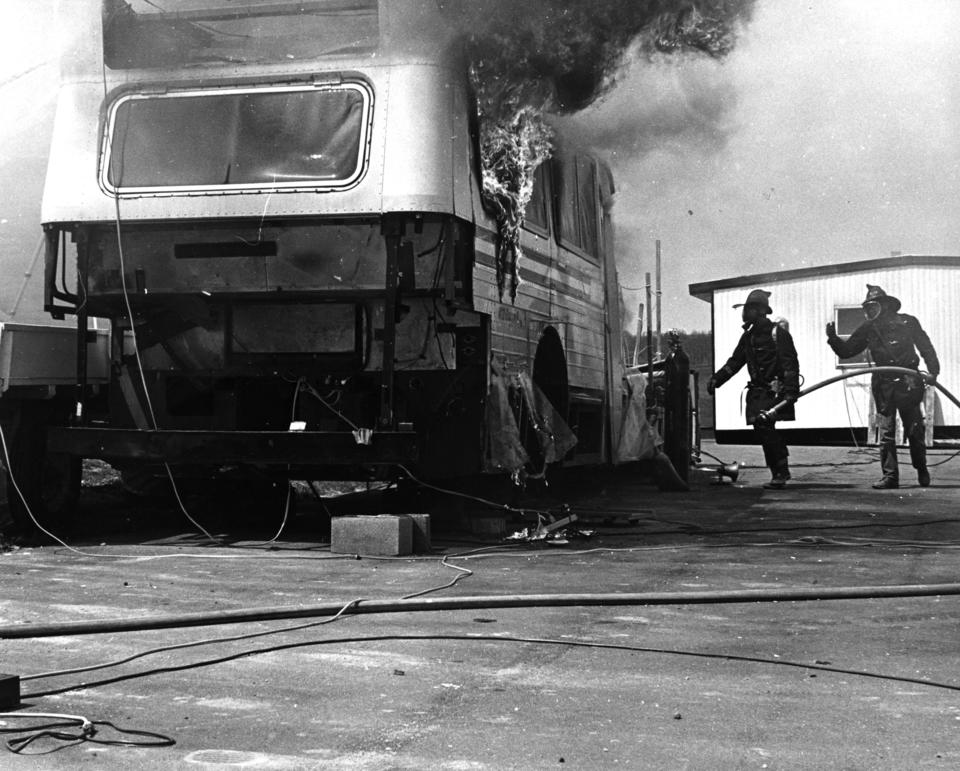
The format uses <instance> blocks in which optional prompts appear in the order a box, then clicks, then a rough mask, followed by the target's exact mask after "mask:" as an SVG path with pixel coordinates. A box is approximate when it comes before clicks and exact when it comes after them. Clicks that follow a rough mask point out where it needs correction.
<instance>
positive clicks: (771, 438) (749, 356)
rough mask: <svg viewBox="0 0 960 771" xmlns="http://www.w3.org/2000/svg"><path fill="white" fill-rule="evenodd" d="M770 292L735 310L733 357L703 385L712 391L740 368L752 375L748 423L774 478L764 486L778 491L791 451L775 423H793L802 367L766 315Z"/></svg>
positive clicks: (786, 336)
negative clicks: (739, 326)
mask: <svg viewBox="0 0 960 771" xmlns="http://www.w3.org/2000/svg"><path fill="white" fill-rule="evenodd" d="M769 301H770V292H765V291H764V290H763V289H754V290H753V291H752V292H750V294H749V295H747V301H746V302H745V303H743V304H742V305H739V304H738V305H734V306H733V307H734V308H742V309H743V310H742V317H743V330H744V331H743V335H741V337H740V340H739V342H738V343H737V347H736V348H735V349H734V351H733V355H732V356H731V357H730V358H729V359H728V360H727V363H726V364H724V365H723V366H722V367H721V368H720V369H719V370H717V372H716V373H714V375H713V376H712V377H711V378H710V380H709V381H708V382H707V393H708V394H710V395H711V396H712V395H713V393H714V391H715V390H716V389H717V388H719V387H720V386H722V385H723V384H724V383H726V382H727V381H728V380H729V379H730V378H732V377H733V376H734V375H735V374H736V373H737V372H739V371H740V369H742V368H743V366H744V364H746V366H747V372H748V373H749V375H750V382H749V383H748V384H747V416H746V417H747V423H748V424H750V425H752V426H753V428H754V430H755V431H756V434H757V437H758V439H759V440H760V444H761V446H762V447H763V456H764V459H765V461H766V463H767V468H769V469H770V473H771V474H772V478H771V480H770V481H769V482H767V483H766V484H764V487H766V488H768V489H774V490H778V489H780V488H782V487H783V486H784V485H786V483H787V480H788V479H790V464H789V460H788V458H789V455H790V452H789V450H788V449H787V443H786V441H784V438H783V436H782V435H781V434H779V433H777V430H776V426H775V422H776V421H777V420H778V419H779V420H793V419H794V409H793V403H794V402H795V401H796V400H797V395H798V394H799V392H800V366H799V364H798V362H797V349H796V348H795V347H794V345H793V338H792V337H791V336H790V332H789V331H788V330H787V329H786V326H785V325H779V324H774V323H773V322H772V321H771V320H770V319H769V318H767V316H768V315H769V314H770V313H772V312H773V311H772V310H771V309H770V305H769ZM781 401H786V402H787V405H786V406H785V407H783V408H781V409H780V410H779V411H778V412H777V413H775V414H774V413H772V412H768V411H769V410H770V408H771V407H773V406H774V405H775V404H777V403H779V402H781Z"/></svg>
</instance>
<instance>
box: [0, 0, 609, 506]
mask: <svg viewBox="0 0 960 771" xmlns="http://www.w3.org/2000/svg"><path fill="white" fill-rule="evenodd" d="M59 12H60V25H61V28H62V38H63V46H64V57H63V66H62V70H63V72H62V86H61V90H60V95H59V100H58V108H57V114H56V121H55V126H54V135H53V140H52V148H51V153H50V159H49V169H48V175H47V180H46V187H45V193H44V200H43V209H42V219H43V228H44V232H45V236H46V254H45V309H46V310H47V311H48V312H49V313H50V314H51V315H52V316H53V317H54V318H56V319H61V320H67V321H70V322H71V323H69V324H68V325H67V326H64V327H59V328H58V327H52V326H51V327H43V328H41V329H40V330H33V332H35V333H38V334H40V335H41V336H40V337H37V336H34V337H31V336H30V333H31V330H29V329H26V328H19V327H14V326H13V325H7V327H8V328H6V329H5V330H4V337H5V338H6V340H5V342H3V343H2V346H6V348H9V349H11V350H13V351H14V352H15V355H13V356H12V357H8V359H7V364H6V365H5V366H7V367H8V368H12V369H13V370H18V371H16V372H14V371H8V372H6V373H5V375H7V377H6V378H5V380H4V381H3V382H4V394H3V399H2V400H0V403H2V409H3V412H4V415H5V416H6V419H5V422H4V425H5V428H6V437H5V442H6V445H7V452H8V454H9V460H8V463H9V468H10V470H11V471H12V474H13V477H14V479H15V481H16V483H17V487H18V488H19V491H20V492H21V493H22V495H23V497H24V498H25V499H26V501H27V503H28V504H29V506H30V508H31V510H32V511H33V513H34V514H36V515H38V516H41V517H48V518H52V519H55V518H57V517H58V516H62V515H64V514H66V513H67V512H68V511H69V510H70V508H71V506H72V505H73V504H74V503H75V499H76V495H77V493H78V490H79V477H80V459H81V458H102V459H105V460H107V461H108V462H110V463H111V464H112V465H114V466H116V467H117V468H119V469H121V470H125V471H131V470H135V469H138V468H139V469H147V468H154V469H160V470H161V473H162V470H163V469H165V470H166V472H167V474H168V475H169V476H171V477H172V478H173V477H175V478H178V479H181V478H182V479H187V478H211V479H212V478H214V477H225V478H227V479H229V478H231V477H233V478H235V479H238V480H242V482H243V484H244V486H245V487H244V489H245V490H249V491H250V494H251V495H254V494H256V492H257V491H258V490H262V491H269V490H275V489H276V488H277V486H278V485H282V486H283V488H284V489H285V488H286V481H287V480H289V479H322V478H328V479H349V478H372V477H376V478H390V477H396V476H397V475H398V474H399V473H400V469H407V470H410V471H411V472H412V473H415V474H417V475H422V476H423V477H426V478H430V479H442V478H444V477H451V476H460V475H472V474H476V473H480V472H484V471H487V472H491V471H496V472H499V473H503V472H504V471H506V472H509V473H512V474H514V475H522V474H524V473H538V472H541V471H542V470H543V468H544V467H545V466H546V464H547V463H549V462H552V461H559V460H561V459H563V461H564V462H565V463H573V464H577V463H598V462H604V461H607V460H609V459H610V457H611V446H612V445H613V442H614V439H615V437H614V431H615V428H616V427H617V425H618V420H619V417H618V416H619V412H620V401H621V390H620V389H621V377H622V372H621V362H620V348H621V347H620V319H619V307H618V292H617V282H616V271H615V265H614V262H613V249H612V228H611V223H610V219H609V209H610V205H611V200H612V194H613V184H612V179H611V176H610V173H609V171H608V169H607V168H606V167H605V166H604V165H603V164H601V163H599V162H598V161H597V160H596V159H595V158H593V157H591V156H590V155H588V154H584V153H580V152H577V151H576V149H575V148H570V147H565V146H564V143H563V141H562V138H560V137H553V138H552V139H550V145H551V148H552V151H551V153H550V154H551V158H550V160H549V161H548V162H540V161H541V160H542V159H543V157H545V156H546V153H543V154H542V156H536V157H535V156H533V155H529V157H528V158H527V165H526V167H525V168H521V169H520V170H519V171H520V172H521V173H520V174H518V176H517V179H516V185H515V189H514V190H512V191H511V190H507V189H501V190H499V192H498V191H497V189H496V188H497V184H498V183H505V184H506V186H507V187H508V188H509V185H510V179H509V178H508V177H509V174H508V175H507V176H506V177H504V176H503V175H501V176H500V177H499V178H498V177H497V171H496V159H494V160H491V152H492V153H493V155H496V153H497V148H495V147H494V148H493V149H492V150H491V147H490V146H489V141H490V136H493V135H491V134H489V133H488V134H487V135H486V137H487V140H486V141H487V143H488V144H487V146H486V147H485V148H481V144H482V141H481V134H482V129H481V127H480V125H479V124H480V121H481V120H482V114H481V113H482V110H481V109H479V108H478V103H477V88H476V82H475V80H472V79H471V75H472V74H473V75H475V70H472V69H471V63H470V62H469V61H468V60H467V56H466V52H465V49H464V46H463V45H461V44H460V42H459V41H460V40H461V37H460V34H459V33H458V31H457V24H456V19H455V18H452V13H451V12H449V11H444V9H443V4H442V3H440V4H438V3H436V2H432V1H431V2H424V1H423V0H390V2H377V0H300V1H299V2H281V1H280V0H257V1H256V2H254V1H253V0H243V1H239V2H238V1H237V0H163V2H152V1H151V0H129V2H126V1H124V0H69V2H61V3H60V7H59ZM528 129H529V127H526V128H525V127H523V126H521V127H514V129H512V130H511V129H509V127H508V128H507V134H508V136H507V137H506V139H505V140H504V141H513V140H514V139H516V136H515V135H516V134H523V132H524V131H528ZM546 130H547V131H549V129H548V128H547V129H546ZM511 131H512V133H513V135H511ZM544 141H546V140H544ZM534 144H535V143H529V142H528V143H527V145H525V147H528V148H529V147H531V146H533V145H534ZM491 190H493V191H494V192H493V193H491ZM511 207H513V208H512V209H511ZM73 322H75V323H73ZM10 362H12V364H11V363H10ZM18 368H19V369H18ZM18 498H19V496H15V495H11V496H10V499H11V504H12V505H13V506H14V507H15V508H19V507H21V504H22V501H20V500H19V499H18Z"/></svg>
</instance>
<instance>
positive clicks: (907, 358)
mask: <svg viewBox="0 0 960 771" xmlns="http://www.w3.org/2000/svg"><path fill="white" fill-rule="evenodd" d="M899 310H900V301H899V300H898V299H897V298H896V297H893V296H891V295H888V294H887V293H886V292H884V291H883V290H882V289H881V288H880V287H878V286H874V285H873V284H867V298H866V299H865V300H864V301H863V314H864V316H866V321H864V323H863V324H861V325H860V326H859V327H857V328H856V329H855V330H854V331H853V334H851V335H850V337H849V338H847V339H846V340H843V339H842V338H840V337H838V336H837V328H836V325H834V324H833V323H832V322H831V323H829V324H827V343H828V344H829V345H830V347H831V348H832V349H833V351H834V353H836V354H837V356H839V357H840V358H841V359H846V358H849V357H850V356H856V355H857V354H858V353H861V352H862V351H864V350H866V349H869V350H870V358H871V359H872V361H873V363H874V364H876V365H877V366H885V367H903V368H905V369H911V370H914V371H915V372H917V374H915V375H912V374H908V373H903V374H897V373H885V372H874V373H873V381H872V383H871V386H872V390H873V400H874V402H875V404H876V408H877V420H878V428H879V429H880V468H881V470H882V472H883V476H882V477H881V478H880V480H879V481H878V482H876V483H874V485H873V486H874V487H875V488H876V489H878V490H890V489H896V488H897V487H899V485H900V471H899V467H898V465H897V439H896V437H897V413H898V412H899V413H900V420H901V421H903V433H904V434H905V435H906V436H907V441H908V442H909V443H910V460H911V462H912V463H913V467H914V468H915V469H916V471H917V481H918V482H919V483H920V485H921V486H922V487H926V486H927V485H929V484H930V472H929V471H928V470H927V448H926V446H925V445H924V422H923V412H922V411H921V409H920V404H921V403H922V402H923V394H924V390H925V388H924V386H925V381H926V382H929V383H933V382H935V381H936V379H937V375H939V374H940V361H939V360H938V359H937V352H936V351H935V350H934V348H933V344H932V343H931V342H930V338H929V337H927V333H926V332H924V331H923V327H921V326H920V322H919V321H917V319H916V318H914V317H913V316H908V315H907V314H906V313H898V311H899ZM918 352H919V356H918V355H917V354H918ZM920 356H922V357H923V361H924V363H925V364H926V366H927V369H928V370H929V374H924V375H921V374H920V373H919V372H918V371H917V370H918V367H919V366H920Z"/></svg>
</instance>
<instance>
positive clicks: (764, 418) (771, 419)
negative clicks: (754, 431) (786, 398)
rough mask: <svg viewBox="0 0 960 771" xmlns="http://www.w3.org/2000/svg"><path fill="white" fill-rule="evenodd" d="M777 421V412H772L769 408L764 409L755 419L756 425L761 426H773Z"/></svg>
mask: <svg viewBox="0 0 960 771" xmlns="http://www.w3.org/2000/svg"><path fill="white" fill-rule="evenodd" d="M776 421H777V417H776V413H774V412H770V411H769V410H764V411H763V412H761V413H760V414H759V415H757V417H755V418H754V419H753V423H754V425H756V426H759V427H760V428H772V427H773V424H774V423H776Z"/></svg>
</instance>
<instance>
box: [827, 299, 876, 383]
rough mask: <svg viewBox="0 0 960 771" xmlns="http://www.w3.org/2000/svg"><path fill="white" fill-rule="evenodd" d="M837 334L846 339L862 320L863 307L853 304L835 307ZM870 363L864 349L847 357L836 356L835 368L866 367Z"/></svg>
mask: <svg viewBox="0 0 960 771" xmlns="http://www.w3.org/2000/svg"><path fill="white" fill-rule="evenodd" d="M835 310H836V318H837V336H838V337H840V338H841V339H843V340H846V339H848V338H849V337H850V335H852V334H853V332H854V330H855V329H856V328H857V327H859V326H860V325H861V324H863V322H864V320H865V319H864V315H863V308H862V307H861V306H859V305H855V306H852V307H848V308H836V309H835ZM869 364H870V351H869V349H865V350H863V351H861V352H860V353H858V354H857V355H856V356H851V357H850V358H849V359H841V358H840V357H839V356H838V357H837V369H845V368H847V367H866V366H869Z"/></svg>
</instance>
